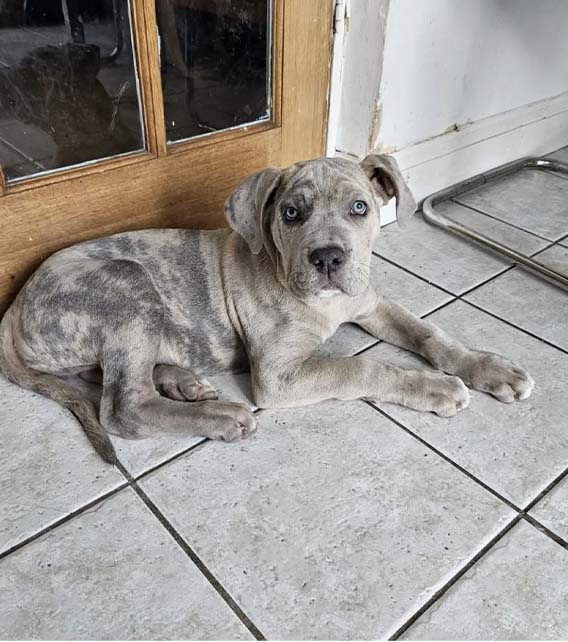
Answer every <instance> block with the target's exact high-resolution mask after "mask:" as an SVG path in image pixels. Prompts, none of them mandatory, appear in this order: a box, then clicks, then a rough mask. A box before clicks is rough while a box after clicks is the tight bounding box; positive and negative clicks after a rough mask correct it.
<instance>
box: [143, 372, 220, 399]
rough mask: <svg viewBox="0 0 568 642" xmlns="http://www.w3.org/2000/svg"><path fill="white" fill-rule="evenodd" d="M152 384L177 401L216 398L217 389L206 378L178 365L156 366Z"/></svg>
mask: <svg viewBox="0 0 568 642" xmlns="http://www.w3.org/2000/svg"><path fill="white" fill-rule="evenodd" d="M154 385H155V386H156V388H158V390H159V391H160V392H161V393H163V394H164V395H166V397H169V398H170V399H175V400H177V401H205V400H207V399H217V391H216V390H215V388H214V387H213V386H212V385H211V384H210V383H209V381H207V379H205V378H204V377H198V376H197V375H196V374H195V373H194V372H192V371H191V370H186V369H185V368H179V367H178V366H163V365H160V366H156V367H155V368H154Z"/></svg>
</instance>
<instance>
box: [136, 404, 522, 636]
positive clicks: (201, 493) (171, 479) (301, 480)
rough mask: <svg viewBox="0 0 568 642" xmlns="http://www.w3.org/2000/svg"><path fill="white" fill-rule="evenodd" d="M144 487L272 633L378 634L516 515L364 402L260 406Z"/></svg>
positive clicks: (253, 616) (264, 629)
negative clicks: (252, 421)
mask: <svg viewBox="0 0 568 642" xmlns="http://www.w3.org/2000/svg"><path fill="white" fill-rule="evenodd" d="M141 486H142V487H143V489H144V490H145V491H146V492H147V493H148V495H149V496H150V497H151V498H152V500H153V501H154V502H156V504H157V505H158V507H159V508H160V510H162V511H163V512H164V513H165V515H166V516H167V518H168V519H169V520H170V521H171V522H172V523H173V524H174V526H175V527H176V528H177V529H178V530H179V532H181V533H182V534H183V535H184V537H185V538H186V539H187V541H188V542H189V543H190V545H191V546H192V547H193V548H194V550H195V551H196V552H197V554H198V555H199V556H200V557H201V559H202V560H203V561H204V563H205V564H206V565H207V566H208V568H209V569H210V570H211V571H212V572H213V573H214V574H215V576H216V577H217V578H218V579H219V581H220V582H221V583H222V584H223V586H225V588H227V590H228V591H229V592H230V594H231V595H232V596H233V597H234V598H235V599H237V601H238V602H239V604H241V605H242V607H243V608H244V610H245V611H246V613H247V614H248V616H249V617H250V618H251V619H252V620H253V621H254V622H255V624H256V625H257V626H258V627H259V628H260V630H261V631H262V632H263V633H264V634H265V635H266V636H268V637H269V638H275V639H352V638H357V639H369V638H371V639H373V638H377V637H381V636H382V635H383V634H384V633H385V631H387V630H388V629H389V628H390V627H392V626H393V623H394V622H396V621H398V619H399V618H401V617H402V616H403V615H404V614H405V613H406V612H407V611H408V610H409V609H412V608H414V606H415V605H416V604H417V603H422V601H423V600H424V599H425V596H427V595H429V594H431V593H432V592H433V591H435V590H436V588H437V587H438V586H439V584H440V582H442V581H444V580H445V578H447V576H448V575H449V574H451V573H452V572H453V570H454V569H455V568H456V567H458V566H459V565H461V564H462V563H463V562H464V560H466V559H468V558H470V557H471V555H472V554H473V553H474V552H475V551H477V550H478V549H480V548H481V547H482V546H483V544H484V543H486V542H487V541H488V540H489V539H490V538H491V536H492V535H494V534H495V533H496V532H498V530H499V528H500V527H501V526H502V525H503V524H504V523H506V522H507V521H508V520H509V519H511V518H512V516H513V514H514V513H513V511H511V510H510V509H509V508H508V507H507V506H506V505H505V504H503V503H501V502H499V501H498V500H496V499H495V498H494V497H493V496H492V495H491V494H489V493H487V492H486V491H484V490H483V489H482V488H481V487H480V486H478V485H477V484H475V483H474V482H472V481H471V480H470V479H468V478H467V477H466V476H465V475H462V474H461V473H460V472H459V471H457V470H455V469H454V468H453V467H452V466H451V465H449V464H447V463H446V462H445V461H443V460H442V459H441V458H439V457H437V456H436V455H434V454H433V453H432V452H431V451H428V450H427V449H425V448H424V447H422V446H421V445H420V443H418V442H417V441H416V440H415V439H413V438H412V437H410V436H409V435H407V434H406V433H405V432H404V431H403V430H401V429H400V428H398V427H397V426H396V425H394V424H393V423H392V422H390V421H389V420H388V419H386V418H385V417H383V416H382V415H380V414H379V413H377V412H376V411H375V410H373V409H372V408H371V407H369V406H368V405H367V404H364V403H363V402H361V401H353V402H327V403H322V404H317V405H314V406H308V407H304V408H298V409H293V410H280V411H262V412H261V415H260V429H259V432H258V433H257V435H256V436H255V437H253V438H252V439H250V440H247V441H246V442H242V443H240V444H233V446H232V447H231V448H225V447H223V445H222V444H218V443H214V442H211V443H208V444H207V445H206V446H205V447H204V448H201V449H199V450H198V451H195V452H194V453H192V454H190V455H188V456H186V457H183V458H182V459H180V460H177V461H176V462H175V463H172V464H169V465H168V466H166V467H164V468H162V469H160V470H159V471H156V472H154V473H152V474H151V475H149V476H148V477H147V478H145V479H144V480H143V481H142V482H141Z"/></svg>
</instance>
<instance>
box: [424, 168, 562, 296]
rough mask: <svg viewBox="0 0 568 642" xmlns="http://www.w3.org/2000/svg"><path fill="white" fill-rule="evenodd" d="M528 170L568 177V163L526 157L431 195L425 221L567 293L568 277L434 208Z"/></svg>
mask: <svg viewBox="0 0 568 642" xmlns="http://www.w3.org/2000/svg"><path fill="white" fill-rule="evenodd" d="M527 167H528V168H532V169H540V170H551V171H554V172H559V173H562V174H566V175H568V163H563V162H562V161H556V160H549V159H546V158H523V159H521V160H518V161H514V162H512V163H509V164H507V165H502V166H501V167H497V168H496V169H493V170H491V171H489V172H485V173H483V174H478V175H477V176H474V177H473V178H469V179H467V180H465V181H462V182H461V183H456V184H455V185H452V186H451V187H448V188H447V189H443V190H441V191H439V192H436V193H435V194H432V195H431V196H429V197H428V198H427V199H426V200H425V201H424V203H423V204H422V211H423V213H424V218H425V219H426V220H427V221H428V222H429V223H431V224H433V225H437V226H438V227H441V228H443V229H444V230H447V231H448V232H452V233H453V234H457V235H458V236H461V237H464V238H466V239H468V240H470V241H474V242H475V243H479V244H480V245H483V246H484V247H487V248H489V249H491V250H493V251H494V252H497V253H498V254H502V255H504V256H507V257H509V258H510V259H512V260H513V261H515V263H518V264H519V265H520V266H521V267H524V268H526V269H528V270H530V271H531V272H534V273H536V274H537V275H538V276H541V277H542V278H544V279H546V280H547V281H550V282H551V283H553V284H554V285H557V286H558V287H561V288H563V289H565V290H568V274H564V273H562V272H558V271H557V270H553V269H552V268H549V267H547V266H546V265H543V264H542V263H540V262H539V261H535V260H534V259H531V258H530V257H529V256H526V255H525V254H522V253H521V252H518V251H517V250H514V249H513V248H511V247H509V246H507V245H503V244H502V243H499V241H495V240H493V239H492V238H489V237H488V236H484V235H483V234H480V233H479V232H476V231H475V230H473V229H471V228H469V227H466V226H465V225H461V224H460V223H456V222H454V221H452V220H450V219H449V218H446V217H445V216H444V215H443V214H440V212H437V211H436V210H435V205H437V204H438V203H441V202H442V201H447V200H449V199H450V198H453V197H454V196H457V195H458V194H462V193H463V192H466V191H468V190H470V189H474V188H475V187H479V186H481V185H484V184H485V183H488V182H489V181H491V180H493V179H495V178H499V177H501V176H507V175H508V174H512V173H514V172H516V171H518V170H519V169H523V168H527Z"/></svg>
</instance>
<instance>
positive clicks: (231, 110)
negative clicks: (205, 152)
mask: <svg viewBox="0 0 568 642" xmlns="http://www.w3.org/2000/svg"><path fill="white" fill-rule="evenodd" d="M156 14H157V18H158V29H159V33H160V56H161V72H162V87H163V93H164V110H165V119H166V132H167V138H168V140H169V141H178V140H181V139H184V138H190V137H193V136H200V135H203V134H208V133H210V132H214V131H219V130H222V129H228V128H230V127H236V126H239V125H243V124H246V123H254V122H258V121H260V120H267V119H269V118H270V47H271V42H270V41H271V38H270V34H271V28H272V25H271V2H270V0H156Z"/></svg>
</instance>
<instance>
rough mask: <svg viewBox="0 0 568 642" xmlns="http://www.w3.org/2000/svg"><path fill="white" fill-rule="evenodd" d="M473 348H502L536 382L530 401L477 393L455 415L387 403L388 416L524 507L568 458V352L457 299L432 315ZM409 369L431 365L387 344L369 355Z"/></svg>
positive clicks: (434, 319) (382, 405)
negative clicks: (511, 401) (509, 400)
mask: <svg viewBox="0 0 568 642" xmlns="http://www.w3.org/2000/svg"><path fill="white" fill-rule="evenodd" d="M428 320H429V321H431V322H432V323H434V324H436V325H438V326H439V327H441V328H442V329H443V330H445V331H446V332H448V333H449V334H450V335H452V336H454V337H456V338H458V339H460V340H461V341H462V342H463V343H464V344H465V345H467V346H469V347H471V348H477V349H482V350H489V351H491V352H498V353H501V354H503V355H504V356H506V357H507V358H509V359H511V360H513V361H515V362H516V363H518V364H519V365H520V366H522V367H524V368H526V369H527V370H528V371H529V372H530V373H531V375H532V376H533V377H534V379H535V381H536V387H535V390H534V392H533V394H532V396H531V397H530V398H529V399H526V400H525V401H521V402H516V403H514V404H503V403H501V402H499V401H497V400H496V399H494V398H493V397H491V396H490V395H487V394H485V393H481V392H476V391H472V399H471V403H470V405H469V407H468V408H466V409H465V410H464V411H463V412H460V413H459V414H458V415H456V416H455V417H451V418H443V417H438V416H436V415H434V414H433V413H426V412H417V411H414V410H409V409H408V408H402V407H401V406H396V405H394V404H381V407H382V408H384V410H385V411H386V412H388V414H389V415H391V416H392V417H394V418H396V419H397V420H398V421H400V422H401V423H402V424H404V425H405V426H406V427H408V428H409V429H410V430H412V431H413V432H415V433H417V434H418V435H419V436H420V437H422V438H423V439H425V440H426V441H427V442H428V443H430V444H432V445H433V446H435V447H436V448H438V449H439V450H441V451H442V452H443V453H444V454H446V455H447V456H448V457H450V458H451V459H452V460H454V461H455V462H457V463H458V464H460V465H461V466H463V467H464V468H465V469H466V470H468V471H469V472H471V473H473V474H474V475H475V476H477V477H478V478H479V479H481V480H482V481H484V482H485V483H486V484H488V485H489V486H490V487H492V488H493V489H495V490H496V491H497V492H499V493H501V494H502V495H503V496H504V497H506V498H507V499H509V500H510V501H512V502H514V503H516V504H517V505H518V506H521V507H523V506H525V505H526V504H527V503H528V502H529V501H531V500H532V499H533V498H534V497H536V495H538V493H539V492H541V491H542V490H543V489H544V488H545V487H546V485H547V484H548V483H550V482H551V481H552V480H553V479H554V478H555V477H556V476H558V475H559V474H560V473H561V472H562V471H563V470H564V468H565V467H566V462H567V461H568V439H567V438H566V417H567V416H568V395H566V382H567V381H568V355H566V354H564V353H563V352H560V351H559V350H556V349H555V348H551V347H549V346H547V345H546V344H543V343H542V342H540V341H539V340H538V339H534V338H533V337H530V336H528V335H527V334H525V333H523V332H521V331H520V330H517V329H515V328H512V327H511V326H509V325H507V324H506V323H504V322H502V321H499V320H497V319H495V318H493V317H490V316H489V315H486V314H484V313H483V312H481V311H479V310H477V309H475V308H473V307H471V306H469V305H467V304H466V303H463V302H461V301H457V302H455V303H451V304H450V305H449V306H447V307H445V308H444V309H442V310H440V311H439V312H436V313H434V314H433V315H432V316H430V317H428ZM366 356H368V357H369V358H370V359H376V360H379V361H383V362H386V363H391V364H394V365H398V366H401V367H404V368H428V367H429V366H427V365H426V364H425V362H424V361H422V360H421V359H419V358H418V357H416V356H414V355H412V354H411V353H410V352H406V351H404V350H400V349H399V348H395V347H393V346H390V345H387V344H380V345H379V346H377V347H376V348H372V349H371V350H370V351H369V352H367V353H366Z"/></svg>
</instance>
